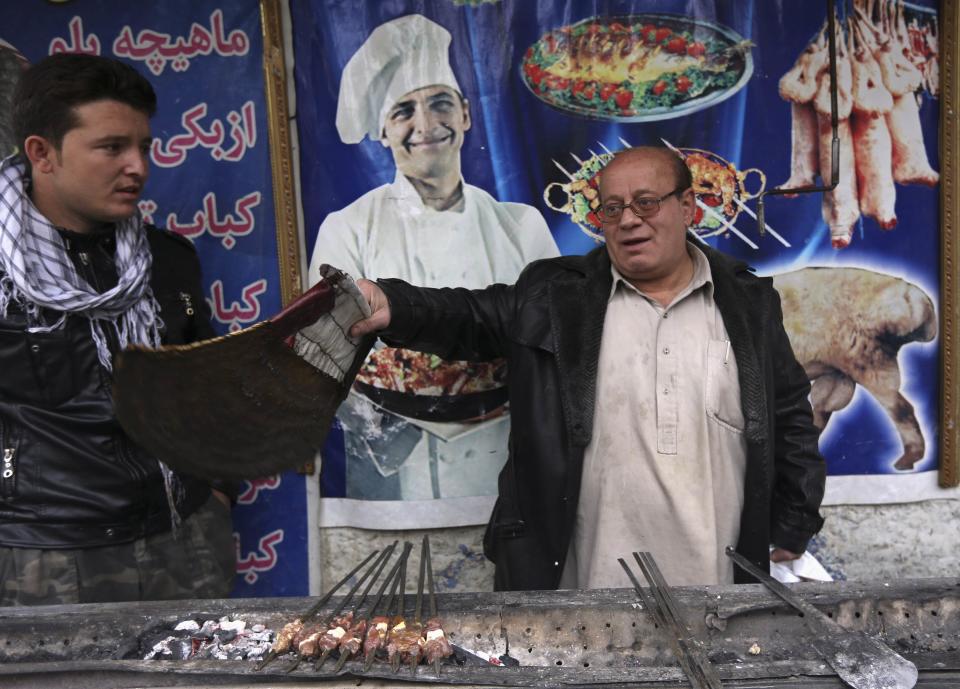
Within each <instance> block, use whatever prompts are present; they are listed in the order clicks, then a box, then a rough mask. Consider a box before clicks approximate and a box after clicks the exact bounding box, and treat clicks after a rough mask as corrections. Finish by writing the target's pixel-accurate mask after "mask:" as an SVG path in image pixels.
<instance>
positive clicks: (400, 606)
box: [390, 544, 413, 674]
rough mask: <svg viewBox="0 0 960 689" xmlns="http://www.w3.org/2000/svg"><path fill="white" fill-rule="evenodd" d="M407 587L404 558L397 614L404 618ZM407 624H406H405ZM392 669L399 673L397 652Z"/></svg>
mask: <svg viewBox="0 0 960 689" xmlns="http://www.w3.org/2000/svg"><path fill="white" fill-rule="evenodd" d="M410 548H411V549H412V548H413V544H410ZM409 554H410V550H407V555H409ZM406 588H407V560H406V558H404V560H403V564H402V565H401V566H400V590H399V591H398V592H397V615H398V616H399V617H400V619H401V620H402V619H403V618H404V617H406V614H407V606H406V605H405V604H404V601H403V593H404V590H405V589H406ZM404 626H406V625H404ZM390 669H392V670H393V674H397V673H398V672H399V671H400V654H399V653H397V654H396V655H395V656H393V660H391V661H390Z"/></svg>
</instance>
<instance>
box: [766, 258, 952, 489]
mask: <svg viewBox="0 0 960 689" xmlns="http://www.w3.org/2000/svg"><path fill="white" fill-rule="evenodd" d="M773 283H774V286H775V287H776V288H777V291H778V292H779V293H780V298H781V300H782V303H783V323H784V326H785V327H786V330H787V334H788V335H789V336H790V343H791V345H793V350H794V353H795V354H796V357H797V360H798V361H799V362H800V364H801V365H802V366H803V368H804V370H805V371H806V373H807V376H808V377H809V378H810V381H811V385H812V388H811V392H810V402H811V404H812V406H813V420H814V423H815V424H816V426H817V428H819V429H820V430H821V431H822V430H823V429H824V427H826V425H827V422H828V421H829V420H830V416H831V414H833V413H834V412H837V411H840V410H841V409H843V408H844V407H846V406H847V405H848V404H849V403H850V401H851V400H852V399H853V394H854V392H855V390H856V386H857V385H860V386H862V387H863V388H864V389H866V390H867V391H868V392H869V393H870V394H871V395H873V397H874V398H875V399H876V400H877V402H879V403H880V405H881V406H882V407H883V409H884V410H885V411H886V413H887V415H888V416H889V417H890V421H891V422H892V423H893V425H894V426H895V427H896V429H897V433H898V434H899V436H900V439H901V441H902V442H903V454H902V455H901V456H900V457H899V458H898V459H897V460H896V461H895V462H894V465H893V466H894V468H895V469H897V470H900V471H909V470H911V469H913V468H914V465H915V464H916V463H917V462H919V461H920V460H921V459H922V458H923V455H924V452H925V450H926V446H925V444H924V438H923V433H922V432H921V430H920V424H919V423H918V422H917V417H916V415H915V414H914V410H913V405H912V404H911V403H910V401H909V400H907V399H906V398H905V397H904V396H903V394H902V393H901V392H900V385H901V378H902V376H901V373H900V365H899V362H898V360H897V355H898V353H899V352H900V348H901V347H903V346H904V345H907V344H910V343H911V342H930V341H932V340H933V339H934V338H935V337H936V335H937V316H936V310H935V308H934V305H933V300H932V299H931V298H930V296H929V295H928V294H927V293H926V292H925V291H923V290H922V289H921V288H919V287H917V286H916V285H914V284H912V283H910V282H907V281H906V280H902V279H900V278H897V277H893V276H891V275H886V274H884V273H878V272H874V271H870V270H864V269H861V268H803V269H801V270H797V271H793V272H789V273H781V274H779V275H775V276H774V277H773Z"/></svg>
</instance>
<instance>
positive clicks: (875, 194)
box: [779, 0, 939, 249]
mask: <svg viewBox="0 0 960 689" xmlns="http://www.w3.org/2000/svg"><path fill="white" fill-rule="evenodd" d="M837 27H838V30H837V35H836V36H835V42H836V51H837V115H838V127H837V134H838V138H839V143H840V161H839V170H838V184H837V187H836V188H835V189H833V190H832V191H828V192H825V193H824V195H823V204H822V214H823V220H824V222H825V223H826V224H827V226H828V227H829V229H830V241H831V244H832V246H833V247H834V248H835V249H842V248H845V247H847V246H849V245H850V242H851V241H852V239H853V230H854V227H855V226H856V224H857V221H858V220H859V218H860V216H861V214H862V215H865V216H867V217H869V218H873V219H874V220H875V221H876V223H877V225H878V226H879V227H880V228H881V229H883V230H891V229H893V228H894V227H895V226H896V224H897V216H896V212H895V208H894V207H895V203H896V187H895V183H896V184H921V185H926V186H934V185H936V184H937V182H938V181H939V175H938V173H937V172H936V171H935V170H934V169H933V168H932V167H931V166H930V163H929V161H928V159H927V154H926V150H925V148H924V141H923V131H922V129H921V123H920V100H919V98H920V95H921V94H922V92H923V91H924V90H926V91H927V92H928V93H929V94H930V95H931V96H934V97H936V94H937V93H938V92H939V66H938V54H937V50H936V48H935V47H933V48H931V45H934V46H935V43H936V36H937V25H936V16H935V15H932V17H931V20H930V21H927V22H925V23H922V24H921V22H918V21H917V20H916V19H912V20H911V21H910V22H909V23H908V22H907V21H906V19H905V15H904V7H903V3H902V2H901V1H900V0H896V1H893V0H855V2H854V4H853V9H852V11H851V13H850V14H849V15H848V16H847V19H846V21H844V22H837ZM779 90H780V96H781V98H783V99H784V100H786V101H789V102H790V110H791V162H790V177H789V179H787V181H786V182H784V183H783V184H782V185H780V188H782V189H793V188H798V187H809V186H813V185H814V184H815V183H816V178H817V176H818V175H819V177H820V179H821V180H822V181H823V183H824V184H829V183H830V181H831V180H832V170H831V166H832V161H831V142H832V138H833V131H832V127H831V118H832V114H831V78H830V70H829V48H828V35H827V25H826V23H825V24H824V27H823V29H822V30H821V31H820V32H819V33H818V34H817V36H815V37H814V39H813V40H812V41H811V42H810V44H809V45H808V46H807V47H806V48H805V49H804V51H803V52H802V53H801V54H800V56H799V57H798V58H797V61H796V63H795V64H794V65H793V67H792V68H791V69H790V70H789V71H787V73H786V74H784V75H783V77H782V78H781V79H780V84H779Z"/></svg>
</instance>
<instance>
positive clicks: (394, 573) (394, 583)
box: [363, 543, 413, 672]
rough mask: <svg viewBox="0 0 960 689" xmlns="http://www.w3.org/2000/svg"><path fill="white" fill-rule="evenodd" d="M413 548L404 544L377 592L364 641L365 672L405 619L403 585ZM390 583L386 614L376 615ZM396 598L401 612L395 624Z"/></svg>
mask: <svg viewBox="0 0 960 689" xmlns="http://www.w3.org/2000/svg"><path fill="white" fill-rule="evenodd" d="M412 548H413V544H412V543H404V544H403V553H402V554H401V555H400V557H399V558H398V559H397V563H396V564H395V565H394V567H393V569H392V570H391V571H390V574H388V575H387V578H386V580H385V581H384V582H383V585H382V586H381V587H380V591H379V592H378V593H377V599H376V600H375V601H374V603H373V605H372V606H371V607H370V615H371V618H372V619H371V620H370V622H369V624H367V635H366V639H364V642H363V655H364V661H363V670H364V672H366V671H368V670H369V669H370V667H371V666H372V665H373V661H374V659H375V658H376V656H377V652H378V651H380V650H381V649H386V647H387V641H388V639H389V636H390V630H391V628H392V627H393V626H394V625H396V624H398V623H400V622H401V621H402V620H403V617H402V612H403V587H404V586H405V585H406V566H407V558H408V557H409V555H410V550H411V549H412ZM388 585H389V586H390V598H389V600H388V601H387V605H386V608H385V612H386V614H385V615H382V616H378V615H376V612H377V607H378V606H379V605H380V601H381V600H382V599H383V593H384V591H385V590H386V587H387V586H388ZM398 590H399V594H400V595H399V596H398V595H397V593H398ZM395 598H396V599H397V601H398V602H397V612H398V613H400V614H398V615H397V617H396V618H395V621H394V622H393V624H391V620H390V617H389V615H390V609H391V607H393V601H394V599H395Z"/></svg>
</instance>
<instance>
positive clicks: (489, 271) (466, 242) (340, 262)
mask: <svg viewBox="0 0 960 689" xmlns="http://www.w3.org/2000/svg"><path fill="white" fill-rule="evenodd" d="M558 255H559V251H558V250H557V245H556V243H555V242H554V241H553V237H552V236H551V234H550V230H549V228H548V227H547V223H546V221H544V219H543V216H542V215H540V212H539V211H538V210H537V209H536V208H534V207H532V206H528V205H526V204H521V203H507V202H500V201H497V200H496V199H494V198H493V197H492V196H491V195H490V194H488V193H487V192H485V191H484V190H482V189H480V188H478V187H475V186H472V185H470V184H467V183H466V182H463V206H462V210H460V211H453V210H447V211H437V210H434V209H432V208H429V207H427V206H425V205H424V204H423V201H422V200H421V198H420V195H419V194H418V193H417V191H416V189H415V188H414V187H413V185H412V184H411V183H410V181H409V180H408V179H407V178H406V177H405V176H404V175H403V174H401V173H400V172H399V171H398V172H397V176H396V178H395V180H394V182H393V183H392V184H385V185H383V186H381V187H378V188H376V189H373V190H372V191H369V192H367V193H366V194H364V195H363V196H361V197H360V198H359V199H357V200H356V201H354V202H353V203H351V204H350V205H349V206H347V207H346V208H344V209H342V210H340V211H336V212H334V213H331V214H330V215H328V216H327V218H326V219H325V220H324V221H323V223H322V224H321V225H320V230H319V232H318V234H317V241H316V244H315V245H314V249H313V255H312V258H311V261H310V268H309V273H308V275H309V282H310V284H314V283H316V282H317V281H318V280H319V279H320V273H319V268H320V265H321V264H323V263H327V264H330V265H332V266H335V267H336V268H339V269H340V270H343V271H344V272H346V273H349V274H350V275H351V276H352V277H354V278H357V277H364V278H367V279H371V280H376V279H377V278H400V279H402V280H406V281H408V282H410V283H412V284H414V285H418V286H422V287H467V288H471V289H475V288H481V287H486V286H487V285H489V284H492V283H495V282H501V283H507V284H510V283H513V282H514V281H516V279H517V277H518V276H519V275H520V271H521V270H522V269H523V268H524V267H525V266H526V265H527V264H528V263H530V262H531V261H535V260H537V259H541V258H553V257H555V256H558ZM358 397H359V396H358V395H351V401H350V403H356V402H357V399H356V398H358ZM369 412H370V410H367V411H366V412H365V413H366V414H369ZM341 420H342V417H341ZM508 432H509V427H508V425H507V424H506V423H494V424H488V425H486V426H485V427H482V428H478V429H477V430H476V431H474V432H471V433H470V434H469V435H467V436H465V437H462V438H458V439H454V440H452V441H450V442H443V441H440V442H439V444H438V447H439V459H440V462H439V465H440V469H441V471H442V474H441V480H440V482H439V483H440V493H441V495H440V496H441V497H444V498H453V497H463V496H468V495H496V491H497V487H496V481H497V474H498V473H499V471H500V468H501V467H502V466H503V463H504V462H505V461H506V457H507V434H508ZM350 461H351V458H350V457H348V458H347V462H348V465H347V472H348V481H347V483H348V489H347V490H348V495H347V497H348V498H349V497H359V498H362V497H363V496H362V495H350V481H349V471H350V465H349V463H350ZM400 481H401V495H402V497H403V499H407V500H410V499H431V498H434V497H436V496H435V495H434V490H433V487H435V486H436V483H437V482H436V481H433V482H431V480H430V469H429V450H428V439H427V438H426V437H423V438H421V439H420V441H419V443H418V444H417V446H416V447H415V448H414V450H413V452H412V453H411V455H410V457H409V458H408V459H407V461H406V462H405V463H404V464H403V466H402V467H401V468H400ZM487 516H488V515H477V523H482V522H483V521H485V520H486V518H487Z"/></svg>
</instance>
